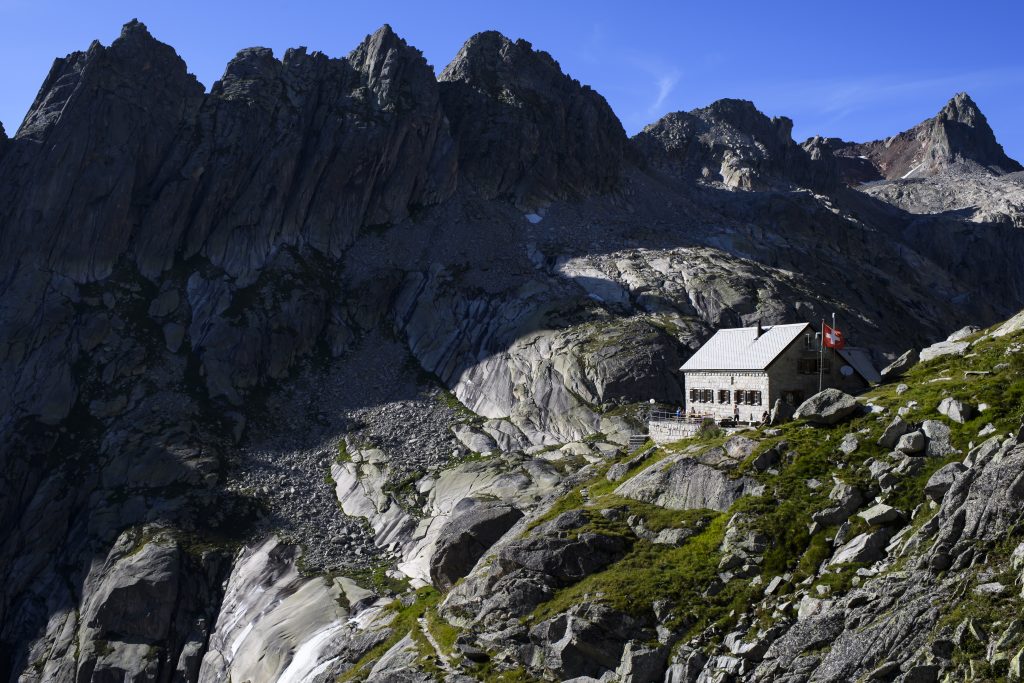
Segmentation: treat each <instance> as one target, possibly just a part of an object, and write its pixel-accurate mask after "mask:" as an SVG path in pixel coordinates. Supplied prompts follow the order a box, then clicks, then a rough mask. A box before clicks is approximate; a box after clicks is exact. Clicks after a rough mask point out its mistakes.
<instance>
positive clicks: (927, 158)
mask: <svg viewBox="0 0 1024 683" xmlns="http://www.w3.org/2000/svg"><path fill="white" fill-rule="evenodd" d="M829 146H830V147H831V148H832V150H833V152H834V153H835V154H836V157H837V158H838V160H839V168H840V172H841V173H842V174H843V175H844V177H845V179H846V180H847V182H851V181H856V180H860V181H863V180H874V179H875V178H872V177H870V176H868V177H865V174H864V172H863V171H862V170H860V169H861V167H862V166H863V165H864V164H863V161H864V160H865V159H866V160H868V161H870V163H871V165H872V166H873V167H874V171H875V172H876V173H877V176H876V177H882V178H886V179H889V180H895V179H901V180H902V179H907V178H911V177H914V178H918V177H924V176H929V175H934V174H936V173H937V172H939V171H941V170H943V169H945V168H948V167H950V166H953V165H955V164H959V163H964V162H967V163H971V164H976V165H978V166H980V167H983V168H985V169H987V170H989V171H991V172H994V173H997V174H1002V173H1011V172H1014V171H1020V170H1024V167H1022V166H1021V165H1020V164H1019V163H1017V162H1016V161H1014V160H1013V159H1010V158H1009V157H1007V156H1006V153H1005V152H1004V151H1003V148H1002V146H1001V145H1000V144H999V143H998V142H996V137H995V134H994V133H993V132H992V128H991V127H989V125H988V120H987V119H986V118H985V115H984V114H982V113H981V110H980V109H978V105H976V104H975V103H974V100H972V99H971V97H970V96H969V95H968V94H967V93H964V92H962V93H957V94H956V96H954V97H953V99H951V100H950V101H949V102H947V103H946V106H944V107H943V108H942V110H941V111H940V112H939V113H938V114H936V115H935V116H934V117H933V118H930V119H928V120H926V121H923V122H921V123H919V124H918V125H916V126H914V127H913V128H911V129H910V130H907V131H905V132H903V133H900V134H898V135H895V136H893V137H891V138H888V139H886V140H884V141H883V140H878V141H875V142H867V143H863V144H857V143H844V142H842V141H836V140H833V141H831V143H830V145H829Z"/></svg>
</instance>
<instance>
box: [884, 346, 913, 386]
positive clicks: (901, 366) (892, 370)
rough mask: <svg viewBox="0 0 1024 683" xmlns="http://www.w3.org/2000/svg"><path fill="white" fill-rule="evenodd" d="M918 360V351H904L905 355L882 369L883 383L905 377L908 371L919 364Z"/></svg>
mask: <svg viewBox="0 0 1024 683" xmlns="http://www.w3.org/2000/svg"><path fill="white" fill-rule="evenodd" d="M917 359H918V353H917V349H908V350H906V351H904V352H903V355H901V356H900V357H899V358H897V359H896V360H894V361H893V362H891V363H889V364H888V365H886V366H885V367H884V368H883V369H882V372H881V373H880V374H881V375H882V381H883V382H885V381H888V380H892V379H896V378H897V377H901V376H903V374H904V373H905V372H906V371H907V370H909V369H910V368H912V367H914V364H915V363H917Z"/></svg>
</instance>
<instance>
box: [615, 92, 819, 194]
mask: <svg viewBox="0 0 1024 683" xmlns="http://www.w3.org/2000/svg"><path fill="white" fill-rule="evenodd" d="M792 132H793V121H792V120H791V119H789V118H787V117H784V116H780V117H775V118H769V117H768V116H766V115H765V114H763V113H762V112H760V111H759V110H758V109H757V107H755V106H754V103H753V102H750V101H748V100H739V99H722V100H718V101H716V102H713V103H711V104H710V105H708V106H707V107H704V108H701V109H694V110H693V111H691V112H675V113H672V114H668V115H666V116H664V117H662V118H661V119H660V120H659V121H657V122H655V123H653V124H651V125H649V126H647V127H646V128H644V129H643V131H641V132H640V133H639V134H638V135H636V136H635V137H634V138H633V140H632V142H633V145H634V147H635V149H637V151H638V152H639V154H640V156H641V157H643V158H644V159H645V160H646V161H647V162H648V164H650V165H651V166H652V167H654V168H657V169H660V170H662V171H666V172H668V173H670V174H671V175H678V176H682V177H683V178H686V179H698V178H699V179H701V180H704V181H707V182H712V183H722V184H724V185H725V186H726V187H729V188H732V189H740V190H765V189H771V188H775V187H784V186H789V185H793V184H796V185H801V186H805V187H816V188H828V187H831V186H832V184H833V182H834V177H835V174H834V171H833V163H834V162H833V160H832V158H831V155H830V154H828V153H827V150H826V151H825V152H822V150H820V149H818V150H816V152H815V154H813V155H812V154H809V152H808V151H807V150H805V149H803V148H801V147H800V146H798V145H797V144H796V143H795V142H794V141H793V139H792Z"/></svg>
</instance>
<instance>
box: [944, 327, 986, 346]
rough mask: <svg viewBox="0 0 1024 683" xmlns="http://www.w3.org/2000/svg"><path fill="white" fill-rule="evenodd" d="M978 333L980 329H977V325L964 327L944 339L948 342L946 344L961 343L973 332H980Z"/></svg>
mask: <svg viewBox="0 0 1024 683" xmlns="http://www.w3.org/2000/svg"><path fill="white" fill-rule="evenodd" d="M980 331H981V328H980V327H978V326H977V325H967V326H966V327H961V328H960V329H959V330H957V331H956V332H954V333H953V334H951V335H949V336H948V337H946V341H948V342H958V341H963V340H964V339H967V337H970V336H971V335H972V334H974V333H975V332H980Z"/></svg>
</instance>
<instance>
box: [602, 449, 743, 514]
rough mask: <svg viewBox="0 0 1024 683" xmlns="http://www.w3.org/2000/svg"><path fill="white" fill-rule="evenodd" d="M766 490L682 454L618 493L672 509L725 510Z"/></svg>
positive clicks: (666, 460) (650, 471) (630, 481)
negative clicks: (747, 496) (742, 497)
mask: <svg viewBox="0 0 1024 683" xmlns="http://www.w3.org/2000/svg"><path fill="white" fill-rule="evenodd" d="M762 490H763V488H762V487H761V486H760V485H759V484H758V483H757V482H756V481H754V480H753V479H751V478H749V477H739V478H736V479H733V478H732V477H730V476H729V475H728V474H727V473H726V472H723V471H722V470H719V469H717V468H715V467H712V466H710V465H705V464H703V463H700V462H697V461H696V460H694V459H693V458H692V457H690V456H689V455H686V454H679V455H675V456H671V457H669V458H666V459H665V460H664V461H662V462H661V463H659V464H658V466H657V467H649V468H647V469H645V470H644V471H642V472H640V473H639V474H637V475H636V476H634V477H632V478H631V479H630V480H629V481H627V482H626V483H624V484H622V485H620V486H619V487H618V488H617V489H615V493H616V495H619V496H623V497H625V498H634V499H636V500H642V501H644V502H645V503H653V504H655V505H660V506H662V507H666V508H669V509H672V510H697V509H701V508H707V509H710V510H719V511H725V510H728V509H729V506H731V505H732V504H733V503H734V502H736V501H737V500H739V498H740V497H741V496H745V495H760V493H761V491H762Z"/></svg>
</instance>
